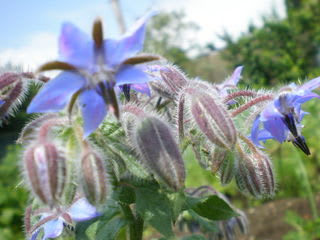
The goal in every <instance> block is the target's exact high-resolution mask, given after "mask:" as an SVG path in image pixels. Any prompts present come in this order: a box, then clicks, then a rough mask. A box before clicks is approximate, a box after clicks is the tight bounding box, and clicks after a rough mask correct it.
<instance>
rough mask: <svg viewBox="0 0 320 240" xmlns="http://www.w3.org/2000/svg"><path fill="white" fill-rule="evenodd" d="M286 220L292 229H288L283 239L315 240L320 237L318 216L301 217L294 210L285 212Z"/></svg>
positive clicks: (319, 219)
mask: <svg viewBox="0 0 320 240" xmlns="http://www.w3.org/2000/svg"><path fill="white" fill-rule="evenodd" d="M285 220H286V222H287V223H289V224H290V225H291V226H292V227H293V228H294V230H291V231H289V232H288V233H287V234H286V235H285V236H284V237H283V240H296V239H303V240H317V239H320V218H318V219H316V220H313V219H310V218H303V217H300V216H299V215H297V214H296V213H295V212H291V211H289V212H287V213H286V218H285Z"/></svg>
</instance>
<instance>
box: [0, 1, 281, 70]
mask: <svg viewBox="0 0 320 240" xmlns="http://www.w3.org/2000/svg"><path fill="white" fill-rule="evenodd" d="M119 1H120V3H121V7H122V11H123V15H124V17H125V22H126V24H127V26H130V25H131V24H132V23H133V22H134V20H135V19H137V18H138V17H139V16H141V15H142V14H144V13H145V12H146V11H148V10H150V9H151V8H153V9H159V10H162V11H173V10H181V9H182V10H184V11H185V12H186V17H187V19H188V20H191V21H194V22H196V23H197V24H198V25H199V26H200V27H201V30H200V32H199V34H197V36H194V37H195V38H196V39H195V40H196V41H198V42H199V43H207V42H209V41H214V43H215V44H216V45H218V46H220V47H221V46H222V45H221V44H222V42H221V41H220V42H219V39H218V37H217V34H219V33H222V32H223V31H224V30H226V31H228V32H229V33H231V34H232V35H233V36H234V37H237V36H239V35H240V33H241V32H243V31H245V30H246V29H247V26H248V24H249V23H250V22H253V23H256V24H258V25H259V23H261V16H262V15H266V14H270V12H271V9H272V7H273V8H275V9H276V11H277V12H278V13H279V15H280V16H284V15H285V13H284V12H285V11H284V3H283V2H284V0H241V1H240V0H119ZM0 6H1V8H0V16H1V21H0V32H1V34H0V64H3V63H6V62H8V61H10V62H13V63H15V64H22V65H23V66H24V67H25V68H28V69H29V70H33V69H34V68H36V67H37V66H38V65H39V64H41V63H43V62H44V61H49V60H53V59H54V58H56V56H57V39H58V36H59V31H60V26H61V23H62V22H63V21H71V22H73V23H75V24H76V25H77V26H79V27H80V28H81V29H83V30H84V31H86V32H91V25H92V22H93V20H94V19H95V18H96V17H97V16H100V17H102V19H103V20H104V28H105V32H106V35H107V36H109V37H114V36H116V35H118V34H119V31H118V28H117V25H116V22H115V20H114V14H113V12H112V9H111V6H110V0H0Z"/></svg>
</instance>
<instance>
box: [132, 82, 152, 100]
mask: <svg viewBox="0 0 320 240" xmlns="http://www.w3.org/2000/svg"><path fill="white" fill-rule="evenodd" d="M130 87H131V89H133V90H135V91H137V92H140V93H144V94H146V95H148V96H149V97H150V96H151V92H150V87H149V85H148V84H147V83H139V84H131V85H130Z"/></svg>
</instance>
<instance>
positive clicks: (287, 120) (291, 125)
mask: <svg viewBox="0 0 320 240" xmlns="http://www.w3.org/2000/svg"><path fill="white" fill-rule="evenodd" d="M282 120H283V122H284V124H285V125H286V126H287V127H288V129H289V130H290V132H291V133H292V135H293V136H294V137H295V138H297V137H299V136H298V131H297V127H296V124H295V121H294V117H293V115H292V114H291V113H289V114H286V115H285V116H284V119H282Z"/></svg>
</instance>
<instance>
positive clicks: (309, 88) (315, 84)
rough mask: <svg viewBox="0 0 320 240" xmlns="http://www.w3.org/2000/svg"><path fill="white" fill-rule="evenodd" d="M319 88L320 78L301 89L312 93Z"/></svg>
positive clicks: (307, 83)
mask: <svg viewBox="0 0 320 240" xmlns="http://www.w3.org/2000/svg"><path fill="white" fill-rule="evenodd" d="M318 87H320V77H317V78H314V79H312V80H310V81H308V82H306V83H305V84H303V85H302V86H300V87H299V89H302V90H310V91H312V90H314V89H316V88H318Z"/></svg>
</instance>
